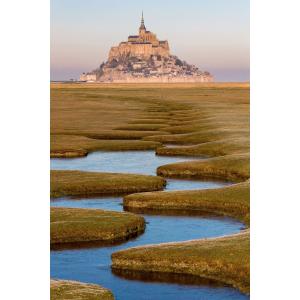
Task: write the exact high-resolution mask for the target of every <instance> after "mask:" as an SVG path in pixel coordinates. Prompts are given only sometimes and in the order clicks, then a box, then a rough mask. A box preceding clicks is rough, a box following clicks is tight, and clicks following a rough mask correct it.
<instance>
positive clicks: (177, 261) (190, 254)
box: [112, 232, 250, 293]
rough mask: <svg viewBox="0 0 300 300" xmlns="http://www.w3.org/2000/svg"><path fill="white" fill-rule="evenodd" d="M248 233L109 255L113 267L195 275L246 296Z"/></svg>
mask: <svg viewBox="0 0 300 300" xmlns="http://www.w3.org/2000/svg"><path fill="white" fill-rule="evenodd" d="M249 242H250V239H249V232H244V233H240V234H237V235H232V236H228V237H221V238H214V239H204V240H195V241H188V242H182V243H165V244H160V245H151V246H143V247H135V248H130V249H126V250H122V251H119V252H115V253H113V254H112V268H113V269H125V270H133V271H143V270H145V271H147V272H150V271H151V272H159V273H160V272H169V273H175V274H189V275H196V276H199V277H202V278H207V279H213V280H218V281H220V282H223V283H225V284H229V285H231V286H233V287H235V288H237V289H239V290H241V291H242V292H245V293H249V289H250V282H249V275H250V258H249Z"/></svg>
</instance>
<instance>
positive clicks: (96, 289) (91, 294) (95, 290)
mask: <svg viewBox="0 0 300 300" xmlns="http://www.w3.org/2000/svg"><path fill="white" fill-rule="evenodd" d="M50 288H51V289H50V295H51V296H50V299H51V300H65V299H69V300H99V299H101V300H114V296H113V294H112V292H111V291H110V290H108V289H105V288H103V287H101V286H99V285H96V284H87V283H82V282H78V281H70V280H55V279H52V280H51V283H50Z"/></svg>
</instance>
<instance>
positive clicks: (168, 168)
mask: <svg viewBox="0 0 300 300" xmlns="http://www.w3.org/2000/svg"><path fill="white" fill-rule="evenodd" d="M157 174H158V175H161V176H166V177H195V178H218V179H224V180H232V181H244V180H247V179H248V178H249V176H250V163H249V155H248V154H240V155H227V156H220V157H216V158H211V159H205V160H199V161H187V162H180V163H174V164H168V165H164V166H161V167H159V168H158V169H157Z"/></svg>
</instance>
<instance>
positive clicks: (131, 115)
mask: <svg viewBox="0 0 300 300" xmlns="http://www.w3.org/2000/svg"><path fill="white" fill-rule="evenodd" d="M51 109H52V114H51V118H52V120H51V126H52V127H51V133H52V134H56V135H77V136H80V137H81V138H89V139H93V140H97V141H98V140H99V141H100V143H101V140H105V141H103V142H102V143H103V144H106V143H107V140H118V142H116V143H120V142H119V141H120V140H121V139H122V140H124V141H125V142H127V141H129V140H130V139H134V140H136V139H137V140H140V141H141V140H142V141H148V142H154V143H158V144H151V146H150V144H149V147H152V146H153V148H156V153H158V154H160V155H181V156H194V157H195V156H206V157H207V158H206V159H205V160H204V161H193V162H188V158H187V162H183V163H176V164H170V165H165V166H161V167H160V168H159V169H158V174H159V175H162V176H175V177H178V176H180V177H196V178H203V177H211V178H222V179H226V180H232V181H238V182H239V181H247V180H248V178H249V177H250V170H249V123H250V122H249V83H204V84H139V85H137V84H52V85H51ZM134 142H136V141H134ZM68 143H70V142H69V141H68V140H67V139H65V140H64V141H63V142H61V143H60V145H59V147H60V151H63V150H70V148H71V149H75V150H78V149H84V151H90V149H93V147H96V148H97V147H102V146H99V145H100V144H97V146H95V145H96V144H93V145H90V144H89V145H88V146H86V147H82V146H81V145H82V143H83V141H82V140H80V141H79V140H77V141H75V142H74V144H73V145H72V147H69V148H68ZM88 143H90V142H88ZM92 143H95V142H94V141H93V142H92ZM159 143H165V144H166V143H167V144H174V145H180V147H177V148H176V147H173V146H165V147H161V144H159ZM120 145H121V144H120ZM54 146H55V145H51V148H53V149H54ZM143 146H144V145H143ZM181 146H184V147H181ZM89 147H91V148H89ZM103 147H104V146H103ZM120 147H121V146H120ZM97 149H100V148H97ZM151 149H152V148H151ZM78 155H80V152H79V153H78ZM124 203H125V205H126V206H128V207H129V208H130V207H131V208H145V209H155V210H165V209H169V210H172V209H178V210H195V209H196V210H202V211H207V212H212V213H219V214H224V215H228V216H232V217H236V218H238V219H240V220H243V221H244V222H245V223H246V224H249V182H244V183H239V184H235V185H233V186H231V187H225V188H222V189H211V190H205V191H181V192H175V191H174V192H151V193H142V194H135V195H130V196H127V197H125V202H124ZM179 226H180V224H179ZM113 267H114V268H120V269H128V270H140V271H142V270H148V271H154V272H171V273H179V274H192V275H196V276H200V277H206V278H211V279H216V280H219V281H221V282H224V283H227V284H231V285H232V286H234V287H236V288H239V289H240V290H241V291H243V292H249V233H243V234H241V235H234V236H230V237H226V238H219V239H211V240H198V241H194V242H186V243H174V244H172V245H171V244H166V245H156V246H154V247H140V248H136V249H128V250H126V251H121V252H117V253H114V254H113Z"/></svg>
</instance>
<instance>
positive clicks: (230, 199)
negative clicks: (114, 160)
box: [123, 181, 250, 225]
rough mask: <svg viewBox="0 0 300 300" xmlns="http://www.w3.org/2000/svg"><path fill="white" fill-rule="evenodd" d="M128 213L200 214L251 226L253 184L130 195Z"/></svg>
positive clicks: (126, 204) (126, 199)
mask: <svg viewBox="0 0 300 300" xmlns="http://www.w3.org/2000/svg"><path fill="white" fill-rule="evenodd" d="M123 205H124V207H125V208H126V210H129V211H130V210H137V209H140V210H143V211H147V209H148V210H155V211H159V210H177V211H178V213H180V212H181V211H185V212H186V211H191V212H193V211H200V212H207V213H212V214H222V215H225V216H229V217H233V218H237V219H239V220H241V221H243V222H244V223H246V224H248V225H249V222H250V218H249V214H250V183H249V181H248V182H242V183H238V184H234V185H231V186H227V187H224V188H219V189H208V190H194V191H167V192H147V193H137V194H131V195H128V196H125V197H124V201H123Z"/></svg>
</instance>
